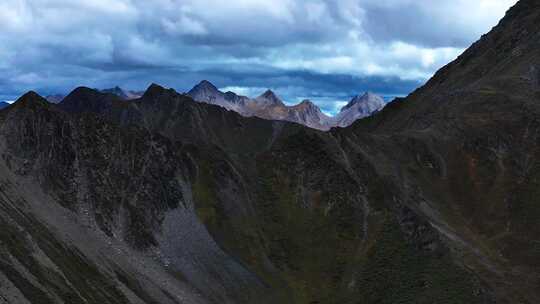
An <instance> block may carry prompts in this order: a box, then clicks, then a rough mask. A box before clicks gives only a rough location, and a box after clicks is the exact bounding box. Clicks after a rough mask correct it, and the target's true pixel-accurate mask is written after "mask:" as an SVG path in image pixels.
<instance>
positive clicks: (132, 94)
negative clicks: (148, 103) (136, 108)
mask: <svg viewBox="0 0 540 304" xmlns="http://www.w3.org/2000/svg"><path fill="white" fill-rule="evenodd" d="M101 92H102V93H109V94H114V95H116V96H118V97H120V98H122V99H123V100H132V99H137V98H140V97H141V96H142V95H143V93H144V92H136V91H127V90H124V89H122V88H121V87H119V86H116V87H114V88H110V89H103V90H101Z"/></svg>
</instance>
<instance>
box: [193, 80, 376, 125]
mask: <svg viewBox="0 0 540 304" xmlns="http://www.w3.org/2000/svg"><path fill="white" fill-rule="evenodd" d="M188 95H189V96H191V97H192V98H193V99H194V100H196V101H200V102H205V103H209V104H215V105H219V106H221V107H224V108H226V109H228V110H233V111H235V112H238V113H240V114H242V115H243V116H248V117H249V116H257V117H261V118H264V119H270V120H285V121H291V122H296V123H299V124H303V125H305V126H308V127H310V128H314V129H320V130H329V129H330V128H332V127H336V126H339V127H346V126H349V125H350V124H352V123H353V122H354V121H356V120H357V119H361V118H364V117H367V116H370V115H372V114H374V113H375V112H377V111H379V110H380V109H382V107H384V105H385V102H384V100H383V99H382V98H381V97H379V96H378V95H375V94H373V93H366V94H364V95H362V96H357V97H355V98H353V100H351V102H350V103H349V104H348V105H347V106H345V107H344V108H343V109H341V112H340V113H339V114H338V115H337V116H336V117H329V116H327V115H326V114H324V113H322V111H321V109H320V108H319V107H318V106H317V105H315V104H314V103H313V102H311V101H309V100H304V101H302V102H301V103H299V104H297V105H294V106H287V105H285V103H284V102H283V101H282V100H281V99H280V98H279V97H278V96H277V95H276V93H274V92H273V91H272V90H270V89H268V90H266V91H265V92H264V93H262V94H261V95H260V96H258V97H256V98H254V99H250V98H248V97H245V96H239V95H237V94H235V93H233V92H226V93H223V92H221V91H220V90H219V89H218V88H217V87H216V86H215V85H213V84H212V83H211V82H209V81H207V80H203V81H201V82H200V83H199V84H197V85H196V86H195V87H193V88H192V89H191V90H190V91H189V92H188Z"/></svg>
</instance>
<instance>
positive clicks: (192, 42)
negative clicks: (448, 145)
mask: <svg viewBox="0 0 540 304" xmlns="http://www.w3.org/2000/svg"><path fill="white" fill-rule="evenodd" d="M515 2H516V0H479V1H468V0H441V1H431V0H342V1H333V0H307V1H300V0H273V1H259V0H230V1H221V0H93V1H82V0H3V1H1V2H0V28H1V29H2V30H0V96H2V98H3V99H14V98H15V97H16V96H17V95H20V94H21V93H23V92H24V91H26V90H30V89H34V90H38V92H40V93H42V94H49V93H56V92H61V93H62V92H66V91H68V90H69V89H71V88H73V87H75V86H78V85H87V86H91V87H110V86H114V85H121V86H124V87H126V88H128V89H143V88H144V87H146V86H147V85H148V83H150V82H158V83H161V84H163V85H165V86H169V87H174V88H176V89H178V90H179V91H185V90H188V89H189V88H190V87H191V86H193V85H194V84H195V83H196V82H198V81H199V80H201V79H209V80H211V81H212V82H215V83H216V85H218V86H219V87H223V88H226V87H232V88H234V89H236V90H239V91H246V92H256V91H257V89H258V88H272V89H274V90H276V91H277V92H278V93H280V94H281V95H283V97H284V99H286V100H287V101H290V102H295V101H296V100H298V99H299V98H311V99H313V100H314V101H316V102H317V103H319V104H320V105H321V106H322V107H323V108H324V109H325V110H326V111H327V112H332V111H333V109H335V108H337V105H339V104H340V103H342V102H344V101H345V100H346V99H347V98H349V97H350V96H351V95H354V94H358V93H360V92H362V91H365V90H370V91H374V92H377V93H380V94H383V95H392V96H395V95H404V94H407V93H408V92H410V91H411V90H413V89H414V88H415V87H416V86H418V85H420V84H421V83H422V82H424V81H425V80H426V79H427V78H429V77H430V76H431V75H432V74H433V73H434V71H435V70H437V69H438V68H439V67H441V66H442V65H444V64H446V63H447V62H449V61H450V60H452V59H454V58H455V57H456V56H457V55H458V54H459V53H460V52H461V51H462V50H463V49H464V48H466V47H467V46H468V45H469V44H470V43H471V42H473V41H474V40H476V39H477V38H478V37H479V36H480V35H481V34H482V33H484V32H486V31H488V30H489V29H490V28H491V27H492V26H494V25H495V24H496V22H497V21H498V19H500V18H501V17H502V16H503V15H504V12H505V10H506V9H508V8H509V7H510V6H511V5H512V4H513V3H515Z"/></svg>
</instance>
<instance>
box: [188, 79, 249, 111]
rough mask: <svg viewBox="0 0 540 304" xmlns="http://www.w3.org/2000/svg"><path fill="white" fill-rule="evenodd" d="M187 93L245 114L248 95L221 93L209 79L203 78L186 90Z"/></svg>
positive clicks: (195, 97)
mask: <svg viewBox="0 0 540 304" xmlns="http://www.w3.org/2000/svg"><path fill="white" fill-rule="evenodd" d="M188 95H189V96H190V97H191V98H193V99H195V100H197V101H201V102H205V103H209V104H215V105H218V106H222V107H224V108H225V109H228V110H233V111H236V112H238V113H241V114H245V107H246V104H247V103H248V102H249V101H250V99H249V98H248V97H245V96H239V95H236V94H235V93H233V92H226V93H223V92H221V91H220V90H218V88H216V86H214V85H213V84H212V83H210V82H209V81H206V80H203V81H201V82H200V83H199V84H197V85H196V86H195V87H193V89H191V90H190V91H189V92H188Z"/></svg>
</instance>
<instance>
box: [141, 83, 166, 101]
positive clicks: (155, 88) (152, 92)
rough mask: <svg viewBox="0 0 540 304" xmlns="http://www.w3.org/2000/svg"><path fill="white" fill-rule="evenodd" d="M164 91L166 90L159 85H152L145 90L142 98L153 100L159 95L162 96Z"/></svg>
mask: <svg viewBox="0 0 540 304" xmlns="http://www.w3.org/2000/svg"><path fill="white" fill-rule="evenodd" d="M165 91H166V89H165V88H164V87H162V86H160V85H159V84H156V83H152V84H150V86H149V87H148V88H147V89H146V91H145V92H144V94H143V96H142V98H144V99H148V98H155V97H158V96H159V95H161V94H163V93H164V92H165Z"/></svg>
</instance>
